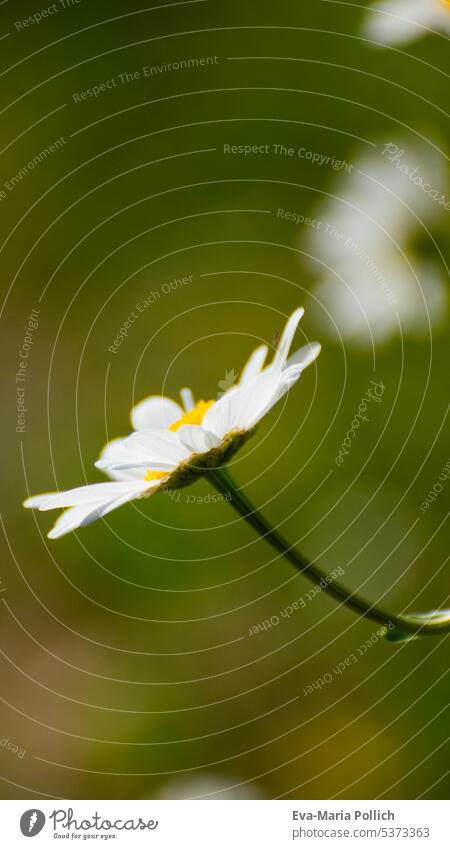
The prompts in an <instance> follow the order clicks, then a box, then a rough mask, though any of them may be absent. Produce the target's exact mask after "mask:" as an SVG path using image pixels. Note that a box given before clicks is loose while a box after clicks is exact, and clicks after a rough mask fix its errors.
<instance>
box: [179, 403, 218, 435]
mask: <svg viewBox="0 0 450 849" xmlns="http://www.w3.org/2000/svg"><path fill="white" fill-rule="evenodd" d="M213 404H214V401H197V403H196V405H195V407H194V408H193V409H192V410H189V412H187V413H185V414H184V416H182V417H181V419H178V421H177V422H174V423H173V424H171V425H170V427H169V430H173V431H177V430H178V428H179V427H181V425H199V424H201V423H202V421H203V418H204V416H205V415H206V413H207V412H208V410H209V408H210V407H212V405H213Z"/></svg>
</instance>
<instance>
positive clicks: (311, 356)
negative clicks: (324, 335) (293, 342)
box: [287, 342, 321, 368]
mask: <svg viewBox="0 0 450 849" xmlns="http://www.w3.org/2000/svg"><path fill="white" fill-rule="evenodd" d="M320 350H321V345H320V344H319V342H310V343H309V345H303V348H299V349H298V351H296V352H295V354H292V357H289V359H288V361H287V366H288V368H289V366H293V365H301V366H303V368H306V366H309V365H310V363H313V362H314V360H315V359H316V357H318V356H319V354H320Z"/></svg>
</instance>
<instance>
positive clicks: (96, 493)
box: [23, 478, 149, 510]
mask: <svg viewBox="0 0 450 849" xmlns="http://www.w3.org/2000/svg"><path fill="white" fill-rule="evenodd" d="M148 485H149V484H148V482H147V481H143V479H142V478H141V481H140V482H137V481H126V482H121V483H94V484H90V485H88V486H78V487H76V488H75V489H68V490H66V491H65V492H50V493H46V494H44V495H34V496H33V497H32V498H27V500H26V501H24V504H23V506H24V507H31V508H32V509H34V510H55V509H57V508H58V507H75V506H78V505H88V504H90V505H95V504H97V505H98V504H101V503H104V502H107V501H111V500H114V499H115V498H120V497H122V496H123V495H127V494H128V493H134V492H139V491H140V490H143V489H145V488H146V487H147V486H148Z"/></svg>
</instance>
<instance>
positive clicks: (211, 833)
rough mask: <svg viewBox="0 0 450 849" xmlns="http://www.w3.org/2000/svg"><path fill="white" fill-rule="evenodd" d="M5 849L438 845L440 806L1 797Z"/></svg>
mask: <svg viewBox="0 0 450 849" xmlns="http://www.w3.org/2000/svg"><path fill="white" fill-rule="evenodd" d="M0 815H1V832H0V833H1V845H2V846H4V847H5V849H12V847H16V846H22V847H23V846H24V845H26V843H27V841H28V840H29V839H32V840H33V841H35V842H33V843H32V844H31V845H33V846H35V847H36V849H38V847H47V846H58V845H62V846H64V845H67V844H69V843H70V844H73V843H75V844H76V843H78V844H84V845H86V844H87V843H88V845H93V844H97V845H99V844H100V845H104V844H105V842H108V844H109V845H110V846H117V849H128V847H136V849H138V847H140V846H146V847H149V849H151V847H157V849H177V847H195V849H211V848H212V847H215V849H222V847H227V849H229V847H230V846H233V849H245V847H247V846H248V847H251V849H253V847H258V849H266V847H267V849H269V847H270V849H271V847H275V849H280V847H285V846H286V847H287V846H293V847H296V846H302V847H335V849H338V847H342V849H344V847H345V849H347V847H348V846H354V847H358V846H366V847H367V849H369V847H372V848H373V849H376V847H385V849H388V847H393V846H394V845H395V846H396V847H398V846H401V845H404V846H405V847H406V846H414V847H419V846H420V847H423V848H424V849H428V847H429V849H431V847H433V849H434V847H436V849H444V847H446V846H449V845H450V841H449V837H448V831H449V827H448V816H447V812H446V803H445V802H442V801H441V802H439V801H404V800H403V801H393V802H388V801H383V802H378V801H376V802H374V801H339V802H327V801H317V800H315V801H302V800H297V801H285V800H274V801H259V800H258V801H253V800H252V801H244V800H239V801H231V800H230V801H228V800H223V801H210V800H207V801H206V800H204V801H200V800H198V801H196V800H192V801H188V800H183V801H151V800H148V799H143V800H141V801H139V800H137V801H135V800H133V801H130V800H125V801H122V800H117V799H116V800H103V801H101V800H94V801H86V800H79V801H67V802H66V801H61V800H57V801H54V800H51V801H45V800H43V801H39V802H38V803H37V804H36V803H35V802H32V801H26V800H25V801H17V800H12V801H1V802H0Z"/></svg>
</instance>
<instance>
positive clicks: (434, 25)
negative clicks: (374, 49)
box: [364, 0, 450, 44]
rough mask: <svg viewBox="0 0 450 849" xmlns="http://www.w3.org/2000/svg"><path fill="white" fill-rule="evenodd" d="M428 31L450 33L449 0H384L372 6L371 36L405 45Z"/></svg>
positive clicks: (368, 28) (366, 31)
mask: <svg viewBox="0 0 450 849" xmlns="http://www.w3.org/2000/svg"><path fill="white" fill-rule="evenodd" d="M427 30H428V31H429V30H431V31H436V30H437V31H441V32H443V33H450V2H449V0H384V2H379V3H376V4H374V5H373V6H372V7H371V8H370V9H369V14H368V16H367V18H366V22H365V26H364V35H365V36H366V37H367V38H370V39H374V40H376V41H381V42H384V43H385V44H404V43H405V42H408V41H412V40H414V39H416V38H420V37H421V36H423V35H426V33H427Z"/></svg>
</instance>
